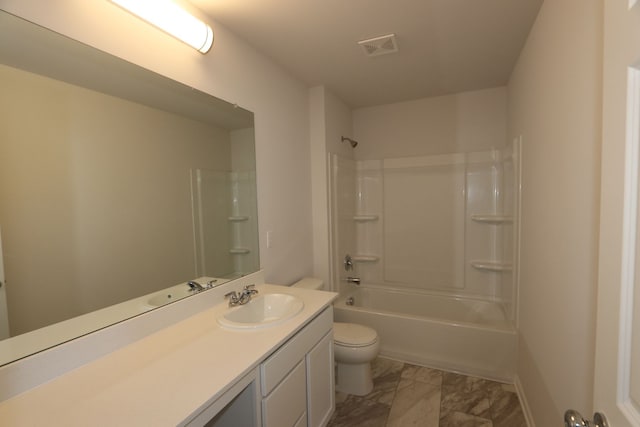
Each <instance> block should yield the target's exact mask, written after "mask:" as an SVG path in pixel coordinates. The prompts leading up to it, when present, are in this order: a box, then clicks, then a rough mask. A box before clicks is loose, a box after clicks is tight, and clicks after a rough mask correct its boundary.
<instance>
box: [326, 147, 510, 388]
mask: <svg viewBox="0 0 640 427" xmlns="http://www.w3.org/2000/svg"><path fill="white" fill-rule="evenodd" d="M518 153H519V150H518V147H517V146H516V147H508V148H505V149H502V150H491V151H485V152H475V153H463V154H448V155H437V156H427V157H411V158H398V159H384V160H375V161H371V160H366V161H354V160H348V159H345V158H342V157H339V156H337V155H335V154H332V155H330V166H331V192H332V196H331V239H332V244H331V249H332V281H333V283H332V287H333V290H335V291H338V292H340V298H339V300H338V301H337V303H336V304H335V317H336V321H339V322H353V323H360V324H363V325H367V326H370V327H372V328H374V329H376V330H377V332H378V335H379V337H380V344H381V347H380V354H381V355H384V356H387V357H391V358H396V359H399V360H403V361H407V362H412V363H418V364H424V365H427V366H432V367H436V368H441V369H447V370H453V371H459V372H463V373H466V374H471V375H478V376H483V377H487V378H491V379H496V380H503V381H509V382H510V381H513V376H514V372H515V352H516V332H515V319H516V303H515V301H516V287H515V284H514V283H515V280H514V278H515V277H516V269H517V263H516V262H515V261H516V260H517V256H516V250H515V248H517V232H516V231H517V224H518V214H517V212H518V209H517V205H518V194H517V191H516V190H517V189H518V188H519V184H518V181H519V180H518V176H519V174H518V170H519V167H518V165H519V160H518V159H519V155H518ZM347 255H349V258H350V259H347V258H346V256H347ZM354 277H357V278H359V279H360V284H359V285H358V284H356V283H354V282H357V280H356V281H354V280H348V279H349V278H354Z"/></svg>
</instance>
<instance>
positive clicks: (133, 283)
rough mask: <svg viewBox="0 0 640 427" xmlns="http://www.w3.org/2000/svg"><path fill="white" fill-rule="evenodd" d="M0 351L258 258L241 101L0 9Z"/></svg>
mask: <svg viewBox="0 0 640 427" xmlns="http://www.w3.org/2000/svg"><path fill="white" fill-rule="evenodd" d="M0 94H1V96H0V281H1V283H2V286H0V337H1V338H3V339H2V341H0V365H2V364H6V363H9V362H11V361H14V360H16V359H18V358H21V357H25V356H27V355H29V354H32V353H34V352H37V351H41V350H43V349H46V348H49V347H51V346H53V345H56V344H58V343H60V342H64V341H67V340H69V339H73V338H75V337H77V336H79V335H82V334H85V333H89V332H91V331H94V330H96V329H99V328H102V327H105V326H107V325H109V324H112V323H115V322H118V321H121V320H123V319H126V318H129V317H132V316H135V315H138V314H140V313H143V312H145V311H148V310H151V309H153V308H156V307H159V306H162V305H164V304H166V303H169V302H171V301H175V300H176V299H180V298H182V297H185V296H190V295H193V294H194V293H196V292H197V289H195V290H194V286H193V284H192V285H188V284H187V282H188V281H196V282H197V283H199V284H201V285H202V286H203V287H205V288H206V286H207V284H210V285H211V286H216V285H217V284H221V283H224V282H225V281H228V280H232V279H233V278H236V277H239V276H243V275H245V274H248V273H251V272H254V271H256V270H258V269H259V259H258V237H257V236H258V233H257V206H256V176H255V149H254V131H253V114H252V113H251V112H249V111H246V110H244V109H242V108H239V107H237V106H234V105H232V104H229V103H227V102H225V101H222V100H220V99H217V98H214V97H212V96H210V95H208V94H205V93H202V92H199V91H197V90H194V89H192V88H190V87H187V86H184V85H182V84H180V83H178V82H175V81H172V80H170V79H167V78H165V77H163V76H160V75H158V74H155V73H152V72H150V71H148V70H145V69H142V68H140V67H138V66H136V65H133V64H131V63H128V62H126V61H123V60H121V59H118V58H115V57H113V56H111V55H108V54H106V53H104V52H100V51H97V50H95V49H93V48H90V47H88V46H86V45H83V44H82V43H79V42H77V41H74V40H70V39H68V38H66V37H63V36H61V35H59V34H55V33H53V32H51V31H49V30H47V29H44V28H41V27H38V26H37V25H34V24H32V23H29V22H26V21H24V20H22V19H20V18H18V17H15V16H13V15H10V14H7V13H5V12H3V11H0Z"/></svg>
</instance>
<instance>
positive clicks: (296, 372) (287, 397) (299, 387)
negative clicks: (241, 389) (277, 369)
mask: <svg viewBox="0 0 640 427" xmlns="http://www.w3.org/2000/svg"><path fill="white" fill-rule="evenodd" d="M305 370H306V369H305V362H304V360H303V361H302V362H300V363H298V365H297V366H296V367H295V368H293V370H292V371H291V373H290V374H289V375H288V376H287V377H286V378H285V379H284V380H282V382H281V383H280V384H279V385H278V387H276V388H275V389H274V390H273V392H272V393H271V394H269V396H267V397H265V398H264V399H262V423H263V425H264V426H265V427H293V426H295V425H297V424H298V423H299V421H300V418H301V417H302V418H304V419H305V420H306V418H307V417H306V411H307V392H306V390H307V379H306V375H305ZM305 424H306V422H305Z"/></svg>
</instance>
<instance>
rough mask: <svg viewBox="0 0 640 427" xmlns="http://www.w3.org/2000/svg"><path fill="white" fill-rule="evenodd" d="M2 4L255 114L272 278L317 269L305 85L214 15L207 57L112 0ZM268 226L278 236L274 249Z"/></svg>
mask: <svg viewBox="0 0 640 427" xmlns="http://www.w3.org/2000/svg"><path fill="white" fill-rule="evenodd" d="M0 8H3V9H5V10H8V11H9V12H12V13H14V14H17V15H19V16H23V17H25V18H26V19H28V20H31V21H33V22H36V23H38V24H40V25H43V26H45V27H47V28H51V29H53V30H54V31H57V32H59V33H62V34H65V35H68V36H70V37H72V38H75V39H77V40H80V41H82V42H84V43H86V44H88V45H90V46H94V47H97V48H99V49H101V50H104V51H106V52H109V53H111V54H114V55H116V56H119V57H121V58H123V59H126V60H128V61H130V62H133V63H135V64H138V65H141V66H143V67H145V68H148V69H151V70H153V71H156V72H158V73H160V74H163V75H166V76H168V77H171V78H173V79H175V80H178V81H180V82H183V83H185V84H187V85H190V86H193V87H195V88H197V89H200V90H202V91H204V92H207V93H210V94H212V95H215V96H218V97H219V98H222V99H225V100H227V101H229V102H233V103H237V104H239V105H240V106H241V107H243V108H246V109H248V110H251V111H253V112H254V113H255V128H256V157H257V175H258V209H259V221H260V233H261V235H260V255H261V260H260V261H261V265H262V267H263V268H264V269H265V276H266V280H267V281H269V282H273V283H288V282H291V281H293V280H295V279H296V278H298V277H300V276H303V275H307V274H310V273H311V271H312V243H311V241H312V231H311V196H310V186H311V181H310V175H309V166H310V151H309V142H308V141H309V126H308V108H307V107H308V89H307V87H306V86H305V85H304V84H303V83H301V82H300V81H298V80H296V79H294V78H292V77H291V76H290V75H289V74H287V73H286V72H284V71H283V70H282V69H281V68H279V66H277V65H276V64H274V63H273V62H272V61H271V60H270V59H268V58H267V57H265V56H263V55H262V54H260V53H259V52H257V51H256V50H255V49H253V48H252V47H251V46H249V45H247V44H246V43H245V42H244V41H242V40H241V39H239V38H238V37H236V36H235V35H234V34H232V33H231V32H229V31H228V30H227V29H225V28H224V27H222V26H221V25H219V24H217V23H216V22H215V21H212V20H211V19H207V20H208V21H209V22H210V23H211V24H212V26H213V28H214V33H215V41H214V45H213V48H212V50H211V51H210V52H209V53H208V54H206V55H201V54H200V53H198V52H196V51H195V50H193V49H190V48H189V47H186V46H185V45H184V44H182V43H181V42H178V41H176V40H175V39H173V38H172V37H170V36H167V35H166V34H164V33H163V32H161V31H157V30H155V29H154V28H152V27H150V26H148V25H146V24H144V23H143V22H141V21H140V20H139V19H137V18H135V17H133V16H131V15H129V14H127V13H126V12H123V11H122V10H121V9H120V8H118V7H116V6H114V5H113V4H112V3H110V2H106V1H97V2H87V1H84V0H57V1H48V0H30V1H24V0H0ZM150 47H151V48H150ZM267 230H271V231H273V233H274V234H273V237H274V238H273V245H272V247H271V248H269V249H267V248H266V239H265V235H264V234H265V232H266V231H267Z"/></svg>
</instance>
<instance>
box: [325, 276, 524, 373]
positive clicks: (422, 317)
mask: <svg viewBox="0 0 640 427" xmlns="http://www.w3.org/2000/svg"><path fill="white" fill-rule="evenodd" d="M350 297H352V298H353V300H354V305H353V306H350V305H347V304H346V301H347V299H348V298H350ZM334 313H335V320H336V321H338V322H353V323H360V324H363V325H366V326H370V327H372V328H374V329H375V330H376V331H377V332H378V336H379V337H380V354H381V355H382V356H387V357H390V358H394V359H398V360H403V361H406V362H410V363H417V364H421V365H426V366H431V367H434V368H439V369H445V370H449V371H456V372H462V373H465V374H468V375H476V376H481V377H485V378H489V379H494V380H499V381H506V382H513V379H514V374H515V359H516V332H515V330H514V328H513V327H512V326H511V324H510V322H509V321H508V319H507V318H506V316H505V314H504V311H503V309H502V307H501V306H500V305H499V304H496V303H492V302H487V301H479V300H472V299H463V298H453V297H445V296H439V295H424V294H412V293H405V292H401V291H393V290H385V289H377V288H368V287H361V288H358V289H356V290H354V291H351V292H349V293H348V294H345V295H340V297H339V298H338V300H337V301H336V302H335V304H334Z"/></svg>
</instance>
